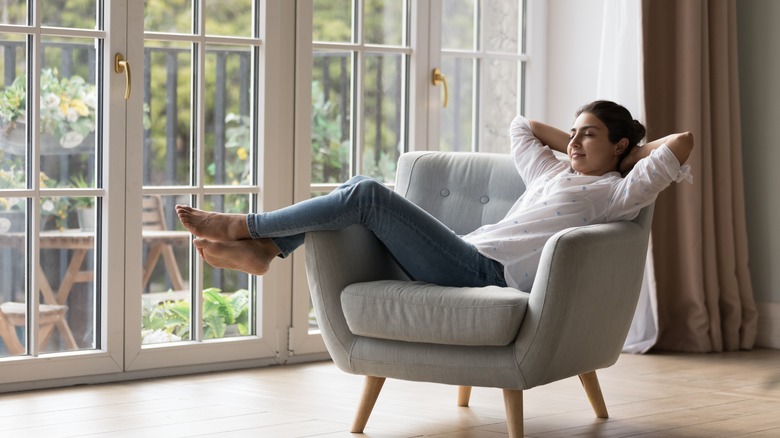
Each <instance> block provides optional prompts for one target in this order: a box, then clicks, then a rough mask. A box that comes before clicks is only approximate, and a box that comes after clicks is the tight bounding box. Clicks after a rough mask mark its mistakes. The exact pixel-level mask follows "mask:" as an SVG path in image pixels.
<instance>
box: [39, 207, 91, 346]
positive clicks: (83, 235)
mask: <svg viewBox="0 0 780 438" xmlns="http://www.w3.org/2000/svg"><path fill="white" fill-rule="evenodd" d="M83 202H85V198H68V197H63V196H50V197H43V198H41V215H42V217H41V221H42V222H41V229H42V230H43V231H41V234H40V239H41V240H40V248H41V250H40V269H41V273H42V275H41V276H39V281H40V282H41V306H40V317H39V321H40V323H39V330H40V337H41V341H40V342H41V343H40V348H41V351H42V352H59V351H67V350H78V349H93V348H95V305H96V299H95V283H94V277H95V276H94V272H95V265H94V264H95V260H94V255H95V231H94V228H93V229H92V230H89V229H82V227H83V228H87V227H88V225H80V224H79V222H78V215H79V213H78V212H77V207H76V206H78V205H80V204H81V203H83ZM87 214H88V215H89V213H87ZM91 214H92V215H93V217H94V210H93V212H92V213H91ZM93 226H94V225H93Z"/></svg>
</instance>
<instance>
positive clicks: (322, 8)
mask: <svg viewBox="0 0 780 438" xmlns="http://www.w3.org/2000/svg"><path fill="white" fill-rule="evenodd" d="M313 9H314V17H313V29H312V35H313V40H314V41H323V42H336V43H349V42H352V40H353V39H352V23H353V19H354V15H353V12H354V10H355V7H354V4H353V2H352V0H314V5H313Z"/></svg>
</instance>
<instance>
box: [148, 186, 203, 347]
mask: <svg viewBox="0 0 780 438" xmlns="http://www.w3.org/2000/svg"><path fill="white" fill-rule="evenodd" d="M177 203H179V204H191V203H192V201H191V199H190V197H189V196H157V195H146V196H144V197H143V201H142V209H143V213H142V221H143V225H142V228H143V230H142V235H143V260H142V263H143V269H142V283H141V287H142V288H143V294H142V330H141V336H142V342H143V343H144V344H155V343H160V342H175V341H180V340H186V339H190V303H191V302H192V299H191V298H192V296H191V293H190V286H189V285H190V282H189V276H190V241H191V239H192V236H191V235H190V233H189V232H187V231H185V230H184V228H183V227H182V225H181V223H180V222H179V220H178V218H177V217H176V212H175V210H174V206H175V205H176V204H177Z"/></svg>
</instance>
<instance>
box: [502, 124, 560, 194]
mask: <svg viewBox="0 0 780 438" xmlns="http://www.w3.org/2000/svg"><path fill="white" fill-rule="evenodd" d="M509 138H510V139H511V141H512V158H513V159H514V162H515V167H516V168H517V172H518V173H519V174H520V177H521V178H522V179H523V181H524V182H525V183H526V185H527V184H529V183H531V182H532V181H533V180H535V179H537V178H539V177H540V176H542V175H544V174H546V173H547V172H549V171H550V170H552V169H554V168H556V167H560V166H561V162H560V161H559V160H558V159H557V158H556V157H555V154H554V153H553V151H552V150H550V148H549V147H547V146H545V145H543V144H542V142H541V141H539V139H538V138H536V137H535V136H534V134H533V131H532V130H531V123H530V122H528V119H526V118H525V117H523V116H517V117H515V119H514V120H512V125H511V126H510V128H509Z"/></svg>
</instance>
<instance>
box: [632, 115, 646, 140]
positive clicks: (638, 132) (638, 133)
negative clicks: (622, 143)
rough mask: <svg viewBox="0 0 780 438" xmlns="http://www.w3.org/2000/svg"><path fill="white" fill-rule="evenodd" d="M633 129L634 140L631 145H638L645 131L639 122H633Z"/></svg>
mask: <svg viewBox="0 0 780 438" xmlns="http://www.w3.org/2000/svg"><path fill="white" fill-rule="evenodd" d="M633 128H634V138H632V139H631V140H633V141H632V143H634V144H637V143H639V142H640V141H641V140H642V139H643V138H645V134H647V130H646V129H645V125H643V124H642V122H640V121H639V120H636V119H635V120H634V124H633Z"/></svg>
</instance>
